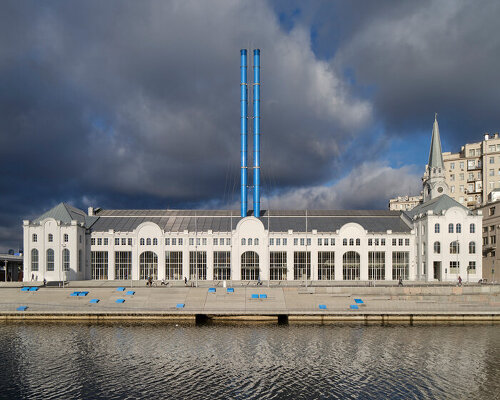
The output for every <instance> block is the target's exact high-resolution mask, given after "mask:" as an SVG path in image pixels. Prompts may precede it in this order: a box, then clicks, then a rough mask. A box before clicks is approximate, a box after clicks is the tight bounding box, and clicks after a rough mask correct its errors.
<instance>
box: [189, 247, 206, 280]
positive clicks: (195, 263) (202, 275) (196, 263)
mask: <svg viewBox="0 0 500 400" xmlns="http://www.w3.org/2000/svg"><path fill="white" fill-rule="evenodd" d="M206 279H207V252H206V251H190V252H189V280H192V281H195V280H200V281H204V280H206Z"/></svg>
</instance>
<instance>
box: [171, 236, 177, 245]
mask: <svg viewBox="0 0 500 400" xmlns="http://www.w3.org/2000/svg"><path fill="white" fill-rule="evenodd" d="M172 246H177V238H172Z"/></svg>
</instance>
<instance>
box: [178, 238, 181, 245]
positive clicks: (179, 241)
mask: <svg viewBox="0 0 500 400" xmlns="http://www.w3.org/2000/svg"><path fill="white" fill-rule="evenodd" d="M177 242H178V243H179V246H182V238H179V240H178V241H177Z"/></svg>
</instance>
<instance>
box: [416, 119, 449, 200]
mask: <svg viewBox="0 0 500 400" xmlns="http://www.w3.org/2000/svg"><path fill="white" fill-rule="evenodd" d="M422 183H423V187H424V203H425V202H426V201H428V200H432V199H434V198H436V197H439V196H441V195H442V194H448V190H449V188H448V185H447V184H446V178H445V175H444V162H443V153H442V151H441V138H440V137H439V125H438V122H437V114H435V116H434V125H433V126H432V138H431V148H430V151H429V162H428V163H427V169H426V171H425V174H424V177H423V178H422Z"/></svg>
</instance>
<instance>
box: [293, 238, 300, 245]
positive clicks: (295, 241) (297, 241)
mask: <svg viewBox="0 0 500 400" xmlns="http://www.w3.org/2000/svg"><path fill="white" fill-rule="evenodd" d="M293 245H294V246H298V245H299V239H297V238H294V239H293Z"/></svg>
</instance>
